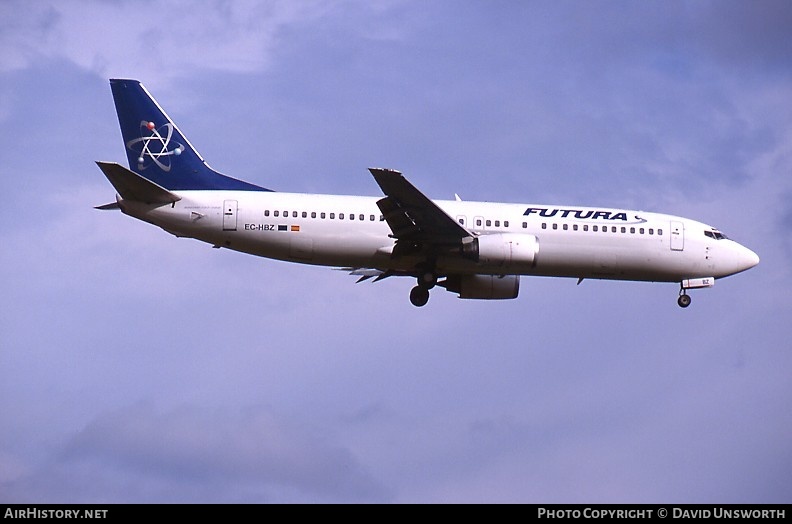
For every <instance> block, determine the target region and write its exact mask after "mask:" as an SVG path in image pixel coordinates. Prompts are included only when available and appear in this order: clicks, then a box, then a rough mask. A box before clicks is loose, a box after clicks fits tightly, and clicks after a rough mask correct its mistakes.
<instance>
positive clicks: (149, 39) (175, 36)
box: [0, 0, 328, 80]
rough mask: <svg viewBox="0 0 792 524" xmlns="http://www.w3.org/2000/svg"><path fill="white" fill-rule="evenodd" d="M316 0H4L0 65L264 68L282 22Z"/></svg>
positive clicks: (318, 9) (320, 9)
mask: <svg viewBox="0 0 792 524" xmlns="http://www.w3.org/2000/svg"><path fill="white" fill-rule="evenodd" d="M327 9H328V7H327V6H326V5H325V4H324V3H321V2H316V3H314V2H299V3H298V2H289V1H280V2H266V3H261V2H255V1H245V0H243V1H233V2H222V1H220V2H204V3H201V4H195V3H194V2H190V1H188V0H177V1H172V2H167V3H162V2H156V1H152V0H144V1H141V2H130V1H127V2H82V1H76V0H66V1H63V2H35V3H28V2H15V1H11V2H4V3H3V5H2V6H0V50H2V52H0V72H8V71H13V70H17V69H24V68H27V67H31V66H34V65H35V64H37V63H39V62H42V61H46V60H49V59H53V58H62V59H65V60H68V61H70V62H72V63H74V64H76V65H77V66H79V67H80V68H82V69H85V70H89V71H93V72H95V73H97V74H98V75H100V76H104V77H107V76H119V77H127V76H137V77H141V78H153V77H157V78H161V79H164V80H167V79H171V78H174V77H177V76H181V75H185V74H187V73H190V72H192V71H194V70H196V69H203V70H217V71H226V72H235V73H245V72H252V71H260V70H262V69H265V68H267V67H268V65H269V64H270V62H271V60H272V53H273V50H274V49H275V47H276V44H277V41H278V33H279V31H280V30H281V28H282V27H283V26H285V25H288V24H291V23H296V22H305V21H308V20H312V19H314V18H316V17H320V16H322V14H323V13H325V12H326V11H327Z"/></svg>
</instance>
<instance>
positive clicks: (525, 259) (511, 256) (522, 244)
mask: <svg viewBox="0 0 792 524" xmlns="http://www.w3.org/2000/svg"><path fill="white" fill-rule="evenodd" d="M464 251H465V254H466V255H467V256H468V257H469V258H470V259H472V260H475V261H476V262H479V263H480V264H483V265H487V266H494V267H503V268H510V267H521V268H526V267H528V268H529V267H533V266H535V265H536V256H537V254H538V253H539V240H537V238H536V237H535V236H534V235H525V234H521V233H497V234H493V235H486V234H485V235H481V236H478V237H475V238H473V239H472V241H471V242H468V243H466V244H465V245H464ZM509 298H511V297H509Z"/></svg>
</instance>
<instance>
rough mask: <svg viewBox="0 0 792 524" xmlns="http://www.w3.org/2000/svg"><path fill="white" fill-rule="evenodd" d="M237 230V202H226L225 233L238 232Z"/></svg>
mask: <svg viewBox="0 0 792 524" xmlns="http://www.w3.org/2000/svg"><path fill="white" fill-rule="evenodd" d="M236 229H237V201H236V200H225V201H224V202H223V231H236Z"/></svg>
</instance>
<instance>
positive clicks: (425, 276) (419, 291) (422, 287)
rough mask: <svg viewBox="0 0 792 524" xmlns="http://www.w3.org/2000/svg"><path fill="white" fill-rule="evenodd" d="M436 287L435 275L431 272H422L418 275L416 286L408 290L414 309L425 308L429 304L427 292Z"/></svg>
mask: <svg viewBox="0 0 792 524" xmlns="http://www.w3.org/2000/svg"><path fill="white" fill-rule="evenodd" d="M436 285H437V275H436V274H434V272H432V271H424V272H422V273H420V274H419V275H418V285H417V286H415V287H414V288H412V289H411V290H410V302H411V303H412V305H413V306H415V307H422V306H425V305H426V303H427V302H429V290H430V289H432V288H433V287H435V286H436Z"/></svg>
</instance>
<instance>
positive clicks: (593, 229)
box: [591, 226, 599, 231]
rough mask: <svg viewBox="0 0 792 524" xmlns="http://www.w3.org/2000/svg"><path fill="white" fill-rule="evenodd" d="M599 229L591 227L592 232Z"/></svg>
mask: <svg viewBox="0 0 792 524" xmlns="http://www.w3.org/2000/svg"><path fill="white" fill-rule="evenodd" d="M598 229H599V228H598V227H597V226H591V230H592V231H597V230H598Z"/></svg>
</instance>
